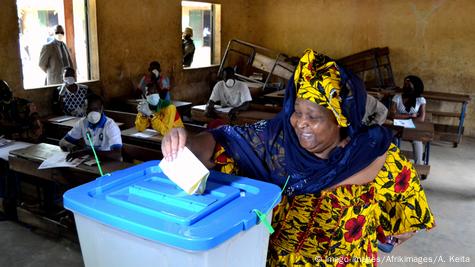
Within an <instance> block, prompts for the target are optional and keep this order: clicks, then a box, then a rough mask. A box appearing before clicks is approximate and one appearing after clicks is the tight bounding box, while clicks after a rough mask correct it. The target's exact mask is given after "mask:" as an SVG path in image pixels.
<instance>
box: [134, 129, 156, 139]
mask: <svg viewBox="0 0 475 267" xmlns="http://www.w3.org/2000/svg"><path fill="white" fill-rule="evenodd" d="M131 135H132V136H134V137H139V138H150V137H153V136H155V135H158V132H157V131H155V130H152V129H146V130H145V131H143V132H137V133H134V134H131Z"/></svg>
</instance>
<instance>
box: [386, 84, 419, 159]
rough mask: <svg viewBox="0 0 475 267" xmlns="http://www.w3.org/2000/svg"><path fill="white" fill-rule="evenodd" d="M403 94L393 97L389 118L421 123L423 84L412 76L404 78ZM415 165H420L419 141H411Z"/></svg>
mask: <svg viewBox="0 0 475 267" xmlns="http://www.w3.org/2000/svg"><path fill="white" fill-rule="evenodd" d="M402 89H403V93H402V94H396V95H395V96H394V97H393V101H392V105H391V110H390V116H391V117H392V118H393V119H412V120H414V121H420V122H423V121H424V120H425V117H426V99H425V98H424V97H423V96H422V93H423V92H424V83H423V82H422V80H421V79H420V78H419V77H417V76H414V75H409V76H407V77H406V78H404V86H403V88H402ZM412 146H413V149H414V154H415V159H414V162H415V163H416V164H421V163H422V155H423V146H422V142H421V141H412Z"/></svg>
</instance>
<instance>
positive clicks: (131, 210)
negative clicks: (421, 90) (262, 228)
mask: <svg viewBox="0 0 475 267" xmlns="http://www.w3.org/2000/svg"><path fill="white" fill-rule="evenodd" d="M159 162H160V161H149V162H145V163H142V164H140V165H136V166H134V167H131V168H128V169H124V170H120V171H116V172H113V173H111V175H110V176H104V177H101V178H99V179H96V180H95V181H92V182H89V183H87V184H84V185H81V186H78V187H76V188H73V189H71V190H69V191H67V192H66V193H65V194H64V196H63V198H64V207H65V208H67V209H69V210H71V211H72V212H74V213H77V214H80V215H82V216H85V217H88V218H91V219H93V220H95V221H98V222H100V223H102V224H105V225H108V226H111V227H114V228H117V229H120V230H123V231H126V232H129V233H131V234H134V235H137V236H140V237H143V238H146V239H149V240H152V241H157V242H161V243H165V244H168V245H171V246H174V247H178V248H183V249H187V250H197V251H199V250H208V249H211V248H213V247H215V246H217V245H219V244H221V243H223V242H225V241H226V240H228V239H229V238H231V237H233V236H234V235H236V234H238V233H239V232H241V231H245V230H247V229H250V228H251V227H253V226H254V225H256V224H257V223H258V217H257V216H256V213H255V212H253V211H252V210H253V209H258V210H260V211H261V212H267V211H269V210H270V209H272V208H273V207H271V206H272V204H274V203H278V200H277V201H276V199H278V198H280V188H279V187H278V186H276V185H274V184H270V183H265V182H262V181H258V180H254V179H249V178H245V177H240V176H232V175H227V174H223V173H220V172H214V171H211V174H210V176H209V177H208V182H207V184H206V191H205V192H204V193H203V194H202V195H187V194H186V193H185V192H184V191H183V190H182V189H180V188H179V187H178V186H176V185H175V184H174V183H173V182H172V181H170V180H169V179H168V178H167V177H166V176H165V174H164V173H163V172H162V170H161V169H160V167H158V163H159ZM279 200H280V199H279Z"/></svg>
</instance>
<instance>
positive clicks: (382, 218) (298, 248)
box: [214, 126, 434, 266]
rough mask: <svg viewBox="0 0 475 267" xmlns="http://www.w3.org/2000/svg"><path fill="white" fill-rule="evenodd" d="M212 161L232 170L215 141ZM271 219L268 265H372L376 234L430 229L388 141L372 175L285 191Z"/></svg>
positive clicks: (417, 193)
mask: <svg viewBox="0 0 475 267" xmlns="http://www.w3.org/2000/svg"><path fill="white" fill-rule="evenodd" d="M243 128H245V129H248V130H249V128H248V127H246V126H245V127H243ZM250 133H251V135H250V136H254V138H251V139H254V141H256V138H257V136H256V135H254V134H252V133H253V131H250ZM277 146H279V145H277ZM257 147H258V146H257ZM276 151H280V152H281V153H277V154H275V155H274V156H273V157H272V158H273V159H272V161H274V162H279V159H281V158H282V157H283V155H282V154H283V153H284V151H283V150H282V149H277V150H276ZM214 161H215V163H216V164H217V166H218V168H219V169H220V170H221V171H222V172H225V173H237V170H238V166H237V164H236V162H235V161H234V160H233V159H232V158H231V157H229V156H228V155H227V153H226V151H225V149H224V148H223V146H221V145H219V144H218V145H217V146H216V149H215V154H214ZM277 166H278V165H277ZM272 224H273V227H274V229H275V230H276V231H275V233H274V234H273V235H271V237H270V244H269V252H268V261H267V264H268V266H376V265H377V263H378V262H377V253H378V247H377V242H378V240H380V241H383V242H384V240H385V239H386V237H387V236H391V235H399V234H403V233H408V232H414V231H418V230H421V229H430V228H432V227H433V226H434V217H433V215H432V213H431V211H430V209H429V206H428V204H427V200H426V196H425V193H424V191H423V189H422V186H421V184H420V181H419V176H418V174H417V173H416V171H415V169H414V167H413V165H412V163H411V162H409V161H408V160H407V159H406V158H405V157H404V156H403V155H402V154H401V152H400V150H399V148H397V147H396V146H395V145H394V144H392V145H391V146H390V148H389V149H388V151H387V156H386V162H385V163H384V166H383V167H382V168H381V170H380V171H379V173H378V175H377V177H376V178H375V179H374V181H372V182H369V183H367V184H364V185H343V186H339V187H337V188H334V189H332V190H323V191H321V193H319V194H304V195H297V196H294V197H291V198H289V197H286V196H284V198H283V200H282V201H281V202H280V204H279V205H278V206H277V207H276V208H275V209H274V214H273V220H272Z"/></svg>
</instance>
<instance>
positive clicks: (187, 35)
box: [181, 27, 195, 67]
mask: <svg viewBox="0 0 475 267" xmlns="http://www.w3.org/2000/svg"><path fill="white" fill-rule="evenodd" d="M191 37H193V29H192V28H190V27H186V28H185V30H184V31H183V40H182V43H181V48H182V49H183V67H190V66H191V63H193V56H194V55H195V43H194V42H193V39H191Z"/></svg>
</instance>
